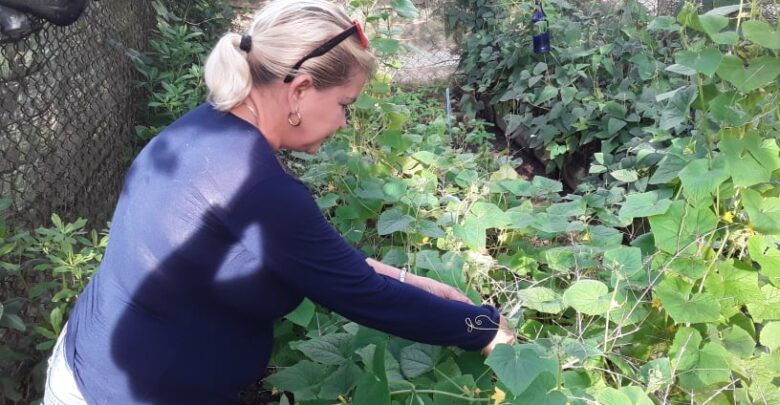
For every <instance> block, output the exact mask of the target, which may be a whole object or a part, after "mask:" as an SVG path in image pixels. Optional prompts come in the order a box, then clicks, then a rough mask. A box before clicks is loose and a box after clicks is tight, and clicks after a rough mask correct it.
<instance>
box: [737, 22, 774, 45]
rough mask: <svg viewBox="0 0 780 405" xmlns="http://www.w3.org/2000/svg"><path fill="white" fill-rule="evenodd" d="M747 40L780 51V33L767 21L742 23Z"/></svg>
mask: <svg viewBox="0 0 780 405" xmlns="http://www.w3.org/2000/svg"><path fill="white" fill-rule="evenodd" d="M742 34H743V35H745V39H747V40H748V41H751V42H753V43H754V44H758V45H761V46H763V47H764V48H769V49H780V31H777V30H775V29H773V28H772V26H771V25H769V24H768V23H767V22H766V21H760V20H751V21H745V22H744V23H742Z"/></svg>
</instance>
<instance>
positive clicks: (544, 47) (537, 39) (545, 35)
mask: <svg viewBox="0 0 780 405" xmlns="http://www.w3.org/2000/svg"><path fill="white" fill-rule="evenodd" d="M534 3H535V4H536V8H535V9H534V14H533V15H532V16H531V28H532V29H533V33H534V36H533V42H534V53H547V52H550V30H549V26H548V24H547V14H545V13H544V9H543V8H542V2H541V1H540V0H535V1H534Z"/></svg>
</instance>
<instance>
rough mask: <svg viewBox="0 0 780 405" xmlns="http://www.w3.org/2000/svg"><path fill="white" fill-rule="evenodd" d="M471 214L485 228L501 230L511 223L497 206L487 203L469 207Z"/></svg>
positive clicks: (507, 216)
mask: <svg viewBox="0 0 780 405" xmlns="http://www.w3.org/2000/svg"><path fill="white" fill-rule="evenodd" d="M471 213H472V214H473V215H474V216H475V217H476V219H477V221H479V223H480V224H481V225H482V226H483V227H485V228H502V227H504V226H506V225H509V224H511V223H512V219H511V218H510V217H509V215H507V214H506V213H505V212H504V211H502V210H501V208H498V206H497V205H495V204H493V203H489V202H482V201H480V202H476V203H474V205H472V206H471Z"/></svg>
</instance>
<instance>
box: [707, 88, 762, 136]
mask: <svg viewBox="0 0 780 405" xmlns="http://www.w3.org/2000/svg"><path fill="white" fill-rule="evenodd" d="M742 97H744V96H743V95H741V93H739V92H737V91H727V92H724V93H721V94H719V95H718V96H716V97H715V98H713V99H712V100H711V101H710V102H709V107H710V112H711V113H712V116H713V117H714V118H715V119H717V120H718V121H720V122H721V124H722V126H724V127H737V126H740V125H742V124H745V123H747V122H748V121H750V120H751V119H752V118H753V117H751V116H750V115H749V114H747V113H746V112H745V111H744V110H743V108H742V105H741V101H742Z"/></svg>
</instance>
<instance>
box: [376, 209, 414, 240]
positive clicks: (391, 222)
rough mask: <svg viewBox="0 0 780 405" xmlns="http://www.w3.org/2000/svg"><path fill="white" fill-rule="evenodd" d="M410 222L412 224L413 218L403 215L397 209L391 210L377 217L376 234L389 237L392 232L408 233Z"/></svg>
mask: <svg viewBox="0 0 780 405" xmlns="http://www.w3.org/2000/svg"><path fill="white" fill-rule="evenodd" d="M412 222H414V218H412V217H411V216H409V215H406V214H404V213H403V212H401V210H400V209H399V208H392V209H390V210H387V211H384V212H383V213H382V214H381V215H380V216H379V222H378V223H377V233H379V235H389V234H391V233H393V232H410V231H411V230H412V229H411V224H412Z"/></svg>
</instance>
